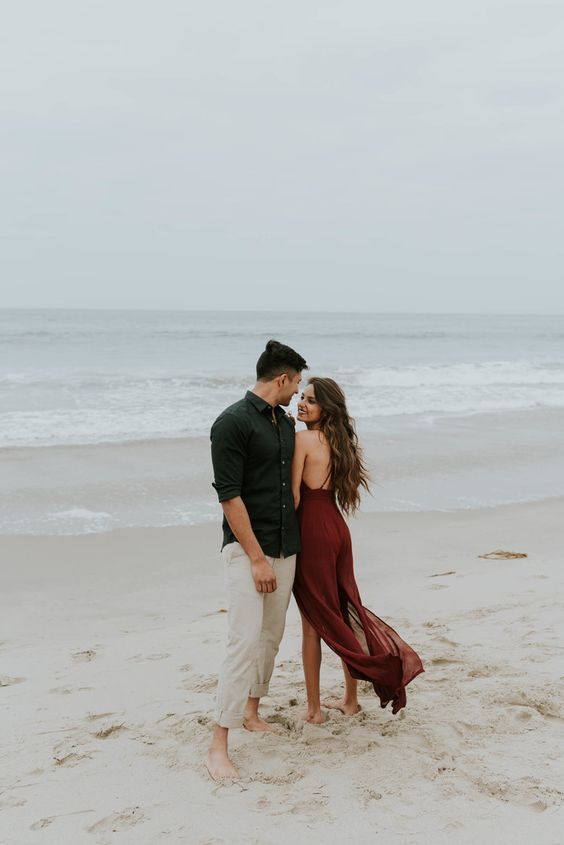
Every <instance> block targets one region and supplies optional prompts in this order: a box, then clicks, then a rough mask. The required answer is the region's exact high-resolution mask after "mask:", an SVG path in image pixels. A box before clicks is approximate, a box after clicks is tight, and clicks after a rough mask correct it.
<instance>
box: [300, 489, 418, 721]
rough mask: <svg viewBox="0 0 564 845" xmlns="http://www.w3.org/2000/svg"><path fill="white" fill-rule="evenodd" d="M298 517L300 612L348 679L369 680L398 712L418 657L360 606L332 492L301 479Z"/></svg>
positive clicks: (344, 530)
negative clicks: (348, 676)
mask: <svg viewBox="0 0 564 845" xmlns="http://www.w3.org/2000/svg"><path fill="white" fill-rule="evenodd" d="M298 519H299V523H300V534H301V552H300V553H299V554H298V558H297V563H296V578H295V581H294V588H293V589H294V596H295V598H296V602H297V604H298V607H299V609H300V611H301V612H302V614H303V615H304V616H305V618H306V619H307V620H308V622H309V623H310V624H311V625H312V626H313V627H314V628H315V630H316V631H317V633H318V634H319V636H320V637H321V638H322V639H323V641H324V642H325V643H326V644H327V645H328V646H329V648H331V649H332V650H333V651H334V652H335V653H336V654H337V655H338V656H339V657H340V658H341V659H342V660H343V661H344V663H345V664H346V666H347V668H348V670H349V672H350V673H351V675H352V676H353V678H357V679H358V680H362V681H370V682H371V683H372V685H373V687H374V691H375V692H376V695H377V696H378V697H379V699H380V704H381V706H382V707H386V705H387V704H389V702H390V701H391V702H392V712H393V713H397V712H398V710H401V708H402V707H405V704H406V694H405V687H406V686H407V684H409V682H410V681H412V680H413V678H415V677H416V675H419V674H420V672H423V671H424V670H423V664H422V663H421V660H420V659H419V656H418V655H417V654H416V652H415V651H414V650H413V649H412V648H411V646H409V645H408V644H407V643H406V642H404V640H402V638H401V637H400V636H399V634H398V633H397V632H396V631H394V629H393V628H391V627H390V626H389V625H387V624H386V623H385V622H384V621H383V620H382V619H379V618H378V617H377V616H375V615H374V614H373V613H372V612H371V611H370V610H368V609H367V608H366V607H363V605H362V602H361V599H360V594H359V592H358V587H357V585H356V581H355V577H354V570H353V556H352V544H351V536H350V532H349V528H348V526H347V523H346V522H345V520H344V519H343V516H342V514H341V512H340V511H339V509H338V507H337V504H336V502H335V498H334V495H333V491H332V490H329V489H324V488H323V487H321V488H318V489H316V490H312V489H311V488H310V487H308V486H307V484H305V482H302V485H301V491H300V506H299V508H298Z"/></svg>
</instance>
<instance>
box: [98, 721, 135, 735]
mask: <svg viewBox="0 0 564 845" xmlns="http://www.w3.org/2000/svg"><path fill="white" fill-rule="evenodd" d="M126 730H127V728H126V726H125V725H124V724H123V722H122V723H121V724H119V725H108V727H107V728H102V729H101V730H99V731H96V733H95V734H94V736H95V737H96V739H107V738H108V737H109V736H116V734H119V733H122V731H126Z"/></svg>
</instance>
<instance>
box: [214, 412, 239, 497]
mask: <svg viewBox="0 0 564 845" xmlns="http://www.w3.org/2000/svg"><path fill="white" fill-rule="evenodd" d="M210 437H211V455H212V464H213V474H214V481H213V483H212V486H213V487H214V488H215V490H216V492H217V497H218V499H219V501H220V502H225V501H227V500H228V499H234V498H235V497H236V496H240V495H241V490H242V488H243V476H244V472H245V458H246V454H247V436H246V432H245V430H244V426H243V425H242V421H241V420H240V419H239V418H237V417H236V416H235V415H234V414H222V415H221V416H219V417H218V418H217V420H216V421H215V422H214V424H213V426H212V428H211V433H210Z"/></svg>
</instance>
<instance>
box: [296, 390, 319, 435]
mask: <svg viewBox="0 0 564 845" xmlns="http://www.w3.org/2000/svg"><path fill="white" fill-rule="evenodd" d="M320 418H321V405H320V404H319V402H318V401H317V399H316V398H315V392H314V390H313V385H312V384H308V386H307V387H306V388H305V389H304V392H303V393H302V395H301V398H300V400H299V401H298V419H299V420H301V421H302V422H304V423H305V424H306V425H307V426H311V425H314V424H315V423H317V422H319V420H320Z"/></svg>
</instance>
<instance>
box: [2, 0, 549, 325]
mask: <svg viewBox="0 0 564 845" xmlns="http://www.w3.org/2000/svg"><path fill="white" fill-rule="evenodd" d="M0 42H1V43H0V109H1V110H0V120H1V123H0V136H1V137H0V144H1V148H2V154H1V159H0V174H1V179H2V186H1V191H0V207H1V208H0V218H1V219H0V225H1V236H2V238H1V241H0V293H1V297H0V304H1V305H3V306H31V307H45V306H62V307H116V308H119V307H137V308H176V307H178V308H206V307H207V308H214V307H218V306H219V307H226V308H227V307H235V308H255V309H269V308H273V309H280V310H288V309H289V308H290V309H291V308H294V307H296V308H304V309H308V310H309V309H312V308H313V309H317V308H319V309H322V310H340V309H344V310H348V311H359V310H362V311H363V310H370V311H495V312H508V313H514V312H524V313H529V312H534V313H553V312H558V313H564V279H563V273H562V267H563V257H564V231H563V230H564V215H563V204H564V203H563V196H564V162H563V149H564V95H563V84H562V80H563V79H564V4H562V2H560V0H558V2H542V0H529V1H528V2H504V0H466V2H462V3H456V2H453V0H426V2H421V0H405V1H404V2H402V0H395V2H393V3H391V2H389V0H386V2H382V0H366V1H365V2H355V0H338V2H334V0H333V1H332V0H323V2H317V0H310V2H308V0H300V2H295V0H286V2H284V3H281V2H276V3H274V2H270V0H256V1H255V2H245V0H242V2H234V0H222V2H213V0H204V2H198V3H196V2H193V0H163V2H160V3H157V2H154V1H153V2H146V0H135V2H129V0H127V2H125V1H124V0H121V2H120V0H110V2H107V0H90V1H89V2H88V1H87V0H67V1H66V2H63V0H50V2H44V0H41V2H25V0H22V2H17V3H11V4H8V6H7V8H6V9H5V10H4V15H3V21H2V34H1V35H0Z"/></svg>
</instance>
